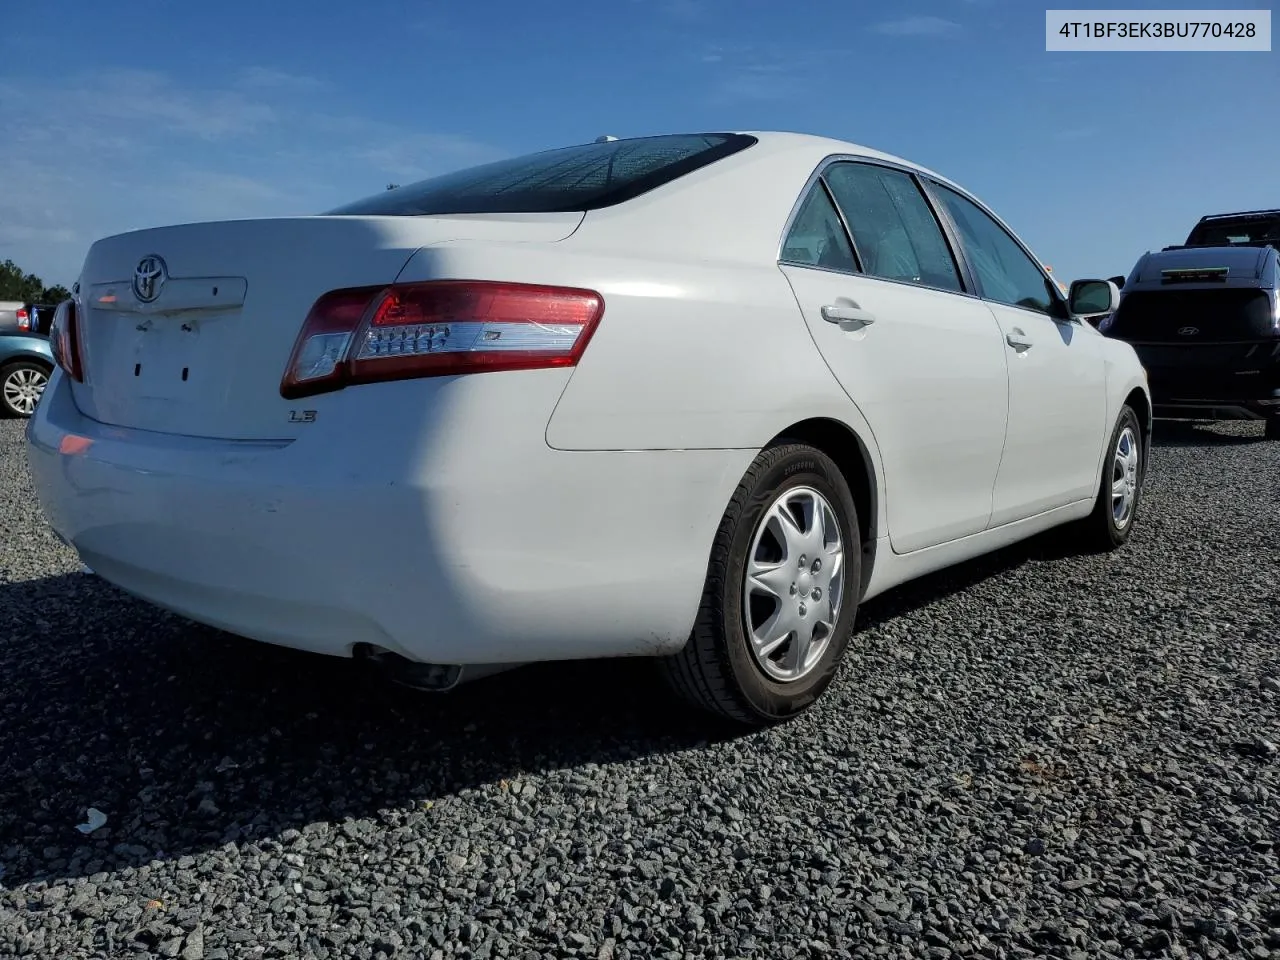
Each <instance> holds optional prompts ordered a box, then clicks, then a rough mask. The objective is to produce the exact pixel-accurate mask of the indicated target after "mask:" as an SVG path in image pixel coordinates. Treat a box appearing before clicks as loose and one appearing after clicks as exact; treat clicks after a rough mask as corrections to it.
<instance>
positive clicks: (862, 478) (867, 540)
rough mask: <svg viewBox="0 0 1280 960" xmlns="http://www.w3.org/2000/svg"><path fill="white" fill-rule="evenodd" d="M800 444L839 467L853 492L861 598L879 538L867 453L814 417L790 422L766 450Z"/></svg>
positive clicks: (845, 432)
mask: <svg viewBox="0 0 1280 960" xmlns="http://www.w3.org/2000/svg"><path fill="white" fill-rule="evenodd" d="M787 442H792V443H804V444H807V445H809V446H811V447H815V448H816V449H818V450H821V451H822V452H823V453H825V454H826V455H827V456H829V457H830V458H831V459H832V460H834V461H835V464H836V466H837V467H839V468H840V472H841V474H843V475H844V478H845V480H846V481H848V483H849V489H850V490H851V492H852V493H853V503H854V507H855V509H856V510H857V511H858V532H859V535H860V536H861V537H862V582H861V583H860V584H859V595H861V594H862V593H863V592H864V591H865V590H866V587H867V584H868V583H870V582H871V574H872V571H873V569H874V568H875V554H876V542H877V540H878V538H879V536H880V530H879V522H878V520H879V516H880V502H879V496H880V494H879V488H878V487H877V484H876V473H875V466H874V461H873V459H872V456H871V451H870V450H869V449H868V447H867V444H866V443H865V442H864V441H863V439H862V437H860V436H859V435H858V433H857V432H856V431H855V430H853V429H852V428H851V427H849V426H848V425H847V424H845V423H841V422H840V421H839V420H832V419H829V418H827V417H814V418H811V419H808V420H801V421H799V422H797V423H793V424H792V425H791V426H789V427H787V428H786V429H785V430H782V431H780V432H779V433H778V434H777V435H776V436H774V437H773V438H772V439H771V440H770V441H769V442H768V444H766V447H772V446H774V445H776V444H779V443H787Z"/></svg>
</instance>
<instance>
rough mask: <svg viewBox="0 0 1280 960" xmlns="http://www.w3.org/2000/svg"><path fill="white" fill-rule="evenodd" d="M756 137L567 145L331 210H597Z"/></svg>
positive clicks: (422, 212) (694, 136) (350, 212)
mask: <svg viewBox="0 0 1280 960" xmlns="http://www.w3.org/2000/svg"><path fill="white" fill-rule="evenodd" d="M755 142H756V140H755V138H754V137H750V136H746V135H743V134H730V133H710V134H677V135H672V136H661V137H638V138H635V139H631V140H613V141H608V142H605V143H588V144H583V145H581V146H576V147H562V148H560V149H558V150H547V151H544V152H542V153H534V154H529V155H527V156H522V157H515V158H513V159H510V160H499V161H498V162H496V163H487V164H484V165H483V166H479V167H470V168H468V169H466V170H459V171H457V172H455V173H447V174H444V175H443V176H439V177H433V178H431V179H430V180H422V181H419V182H418V183H413V184H409V185H408V186H404V187H398V188H396V189H395V190H386V191H383V192H382V193H380V194H377V195H375V196H372V197H367V198H365V199H364V200H357V201H356V202H355V203H351V204H347V205H346V206H343V207H339V208H338V209H336V210H331V211H329V215H330V216H350V215H365V216H393V217H414V216H428V215H431V214H465V213H561V212H576V211H580V210H595V209H598V208H600V207H608V206H612V205H614V204H617V203H622V202H624V201H626V200H630V199H632V198H633V197H638V196H640V194H642V193H647V192H648V191H650V190H653V189H655V188H657V187H660V186H663V185H664V184H667V183H670V182H672V181H673V180H677V179H679V178H680V177H683V176H685V175H687V174H689V173H692V172H693V171H694V170H698V169H700V168H701V167H705V166H707V165H708V164H710V163H715V162H716V161H717V160H722V159H724V158H725V157H728V156H731V155H732V154H735V153H738V152H739V151H741V150H744V149H746V148H747V147H749V146H751V145H752V144H754V143H755Z"/></svg>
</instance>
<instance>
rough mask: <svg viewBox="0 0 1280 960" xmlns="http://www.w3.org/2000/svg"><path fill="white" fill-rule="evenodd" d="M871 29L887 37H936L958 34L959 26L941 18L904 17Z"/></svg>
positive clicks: (879, 24) (886, 21)
mask: <svg viewBox="0 0 1280 960" xmlns="http://www.w3.org/2000/svg"><path fill="white" fill-rule="evenodd" d="M871 29H872V30H873V31H874V32H875V33H880V34H884V35H885V36H889V37H938V36H943V35H946V34H953V33H958V32H960V24H958V23H956V22H955V21H954V20H946V19H944V18H942V17H904V18H903V19H901V20H885V21H883V22H881V23H877V24H875V25H874V26H872V28H871Z"/></svg>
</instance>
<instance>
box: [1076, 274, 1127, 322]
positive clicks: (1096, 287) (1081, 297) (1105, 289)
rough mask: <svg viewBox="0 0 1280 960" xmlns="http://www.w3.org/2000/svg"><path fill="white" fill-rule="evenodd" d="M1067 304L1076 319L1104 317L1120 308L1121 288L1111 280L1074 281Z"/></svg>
mask: <svg viewBox="0 0 1280 960" xmlns="http://www.w3.org/2000/svg"><path fill="white" fill-rule="evenodd" d="M1067 304H1068V307H1069V308H1070V310H1071V315H1072V316H1074V317H1080V318H1082V319H1088V318H1089V317H1103V316H1106V315H1107V314H1109V313H1115V310H1116V307H1118V306H1120V288H1119V287H1118V286H1116V284H1115V283H1114V282H1113V281H1111V280H1074V281H1072V283H1071V292H1070V293H1069V294H1068V295H1067Z"/></svg>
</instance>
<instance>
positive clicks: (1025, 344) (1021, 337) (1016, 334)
mask: <svg viewBox="0 0 1280 960" xmlns="http://www.w3.org/2000/svg"><path fill="white" fill-rule="evenodd" d="M1004 342H1005V343H1007V344H1009V346H1011V347H1013V349H1015V350H1017V351H1018V352H1019V353H1021V352H1022V351H1023V350H1030V349H1031V348H1032V347H1033V346H1034V345H1035V342H1034V341H1033V340H1031V339H1030V338H1029V337H1028V336H1027V335H1026V334H1025V333H1023V332H1022V331H1021V330H1020V329H1018V328H1017V327H1014V328H1013V330H1011V331H1010V332H1009V335H1008V336H1006V337H1005V338H1004Z"/></svg>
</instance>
